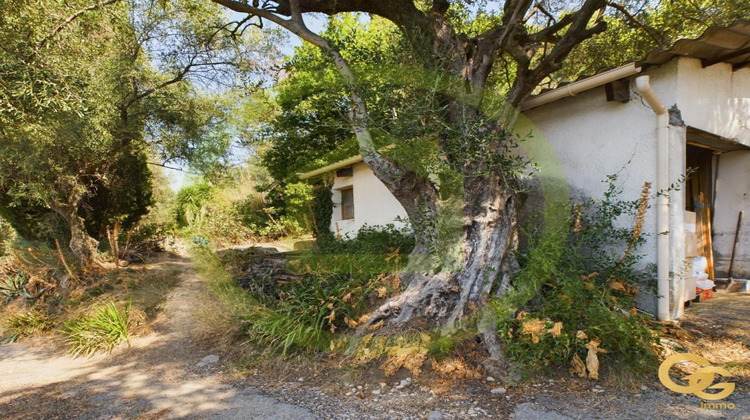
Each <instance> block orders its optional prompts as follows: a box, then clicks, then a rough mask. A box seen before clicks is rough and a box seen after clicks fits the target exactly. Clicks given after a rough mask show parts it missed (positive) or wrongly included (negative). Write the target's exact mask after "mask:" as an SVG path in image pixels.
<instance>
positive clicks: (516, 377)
mask: <svg viewBox="0 0 750 420" xmlns="http://www.w3.org/2000/svg"><path fill="white" fill-rule="evenodd" d="M481 365H482V368H483V369H484V371H485V372H487V373H489V375H488V376H492V377H493V378H494V379H495V380H497V381H499V382H500V383H501V384H503V385H505V386H508V385H510V386H514V385H517V384H519V383H520V382H521V379H522V377H521V368H520V367H519V366H518V365H516V364H515V363H512V362H508V361H504V360H503V361H501V360H497V359H492V358H489V359H485V360H484V361H483V362H482V363H481Z"/></svg>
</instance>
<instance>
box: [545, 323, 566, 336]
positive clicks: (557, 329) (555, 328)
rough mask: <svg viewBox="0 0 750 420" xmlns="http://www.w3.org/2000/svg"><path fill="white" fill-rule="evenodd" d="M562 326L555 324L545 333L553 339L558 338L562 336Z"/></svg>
mask: <svg viewBox="0 0 750 420" xmlns="http://www.w3.org/2000/svg"><path fill="white" fill-rule="evenodd" d="M562 326H563V324H562V322H555V325H554V326H553V327H552V328H550V329H549V330H547V332H548V333H550V334H552V336H553V337H559V336H560V334H562Z"/></svg>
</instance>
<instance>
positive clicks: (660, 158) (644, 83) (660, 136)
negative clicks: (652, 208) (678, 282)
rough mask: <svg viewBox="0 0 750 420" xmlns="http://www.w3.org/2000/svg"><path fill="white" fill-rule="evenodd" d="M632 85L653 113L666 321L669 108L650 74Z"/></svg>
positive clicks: (660, 308) (660, 284) (661, 309)
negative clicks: (662, 99) (654, 85)
mask: <svg viewBox="0 0 750 420" xmlns="http://www.w3.org/2000/svg"><path fill="white" fill-rule="evenodd" d="M635 88H636V90H637V91H638V93H640V94H641V96H642V97H643V99H645V100H646V102H647V103H648V105H649V106H650V107H651V110H652V111H654V114H656V144H657V146H656V147H657V151H656V160H657V164H656V171H657V175H656V191H657V192H659V195H658V196H657V197H656V229H657V236H656V259H657V261H656V266H657V280H656V281H657V293H658V294H659V296H658V298H657V305H656V306H657V318H658V319H659V320H660V321H669V320H670V318H671V317H670V312H669V257H670V252H669V243H670V242H669V240H670V232H669V197H668V195H667V194H664V192H665V191H666V190H667V189H668V188H669V110H668V109H667V107H666V106H665V105H664V103H662V101H661V100H660V99H659V97H658V96H657V94H656V92H654V88H653V87H652V86H651V82H650V79H649V76H639V77H636V79H635Z"/></svg>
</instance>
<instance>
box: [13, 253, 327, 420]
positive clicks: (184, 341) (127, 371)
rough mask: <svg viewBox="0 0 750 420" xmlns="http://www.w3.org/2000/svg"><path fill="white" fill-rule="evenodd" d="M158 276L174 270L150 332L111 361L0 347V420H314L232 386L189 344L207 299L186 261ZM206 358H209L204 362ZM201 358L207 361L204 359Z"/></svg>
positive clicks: (24, 345) (167, 264)
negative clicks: (175, 279)
mask: <svg viewBox="0 0 750 420" xmlns="http://www.w3.org/2000/svg"><path fill="white" fill-rule="evenodd" d="M158 269H164V270H175V269H176V270H178V272H179V273H180V274H179V275H180V277H181V281H180V284H179V285H178V286H177V287H176V288H175V289H174V290H173V291H172V292H171V293H170V295H169V297H168V298H167V301H166V305H165V311H164V313H163V315H162V316H161V318H160V320H159V322H157V325H156V326H155V328H154V332H153V333H151V334H148V335H147V336H143V337H135V338H133V339H132V340H131V347H130V348H127V347H125V348H120V349H117V350H116V351H115V353H114V354H113V355H110V356H107V355H96V356H94V357H92V358H78V359H73V358H71V357H69V356H67V355H65V354H64V353H61V352H53V351H47V350H41V349H39V348H37V346H34V345H33V344H30V343H29V342H21V343H15V344H9V345H2V346H0V417H1V418H3V419H70V418H81V419H124V418H128V419H130V418H140V419H161V418H216V419H260V418H265V419H271V418H273V419H300V418H313V417H314V415H313V414H312V413H311V412H310V411H308V410H306V409H303V408H300V407H296V406H294V405H290V404H283V403H280V402H278V401H277V400H276V399H273V398H270V397H268V396H265V395H263V394H262V393H261V392H260V391H259V390H257V389H255V388H252V387H240V386H236V385H233V384H232V381H231V378H230V377H229V375H227V373H226V372H224V371H223V370H222V363H221V361H215V359H216V355H212V354H211V353H210V352H208V351H207V350H205V349H203V348H201V346H199V345H197V344H196V343H195V342H194V340H192V339H191V337H190V330H191V327H192V325H194V323H195V322H196V319H195V316H196V314H195V313H194V311H193V310H192V309H193V308H195V307H196V305H195V304H196V302H198V301H199V300H200V299H202V295H203V294H205V293H208V291H207V290H206V288H205V285H204V284H203V282H202V281H201V280H200V278H199V277H198V275H197V274H196V272H195V271H194V269H193V268H192V266H191V264H190V262H189V260H187V259H186V258H185V257H184V256H182V257H181V256H178V255H173V256H171V257H169V258H168V259H166V260H165V261H163V262H161V263H160V264H159V267H158ZM207 356H209V357H208V358H206V357H207ZM204 358H206V359H204Z"/></svg>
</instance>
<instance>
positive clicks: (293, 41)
mask: <svg viewBox="0 0 750 420" xmlns="http://www.w3.org/2000/svg"><path fill="white" fill-rule="evenodd" d="M228 15H229V18H230V19H232V20H241V19H242V17H243V15H242V14H240V13H237V12H233V11H229V12H228ZM304 19H305V23H306V24H307V26H308V28H310V29H311V30H312V31H314V32H316V33H321V32H323V31H324V30H325V28H326V25H327V22H328V17H327V16H325V15H323V14H312V15H306V16H305V17H304ZM264 25H265V26H266V27H267V28H271V29H273V28H278V26H277V25H275V24H274V23H271V22H267V21H266V22H264ZM284 31H285V30H284ZM285 33H286V34H287V35H288V36H287V37H286V39H285V42H284V44H283V45H281V46H280V48H279V50H280V51H281V53H282V54H284V55H285V56H287V57H289V56H291V55H292V54H294V49H295V48H296V47H298V46H300V45H302V42H303V41H302V40H301V39H300V38H298V37H297V36H296V35H293V34H291V33H289V32H286V31H285ZM230 153H232V154H233V157H234V158H235V159H234V160H236V161H243V160H244V159H245V158H247V156H248V153H249V152H248V150H247V149H244V148H240V147H232V150H231V151H230ZM168 166H173V167H177V168H179V169H168V168H162V169H163V171H164V173H165V174H166V176H167V178H168V179H169V186H170V187H171V188H172V190H174V191H179V190H180V188H182V187H184V186H188V185H190V184H192V183H193V182H195V180H196V176H192V175H189V174H188V173H187V172H186V171H189V168H188V167H187V166H185V165H179V164H177V163H172V164H169V165H168Z"/></svg>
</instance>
